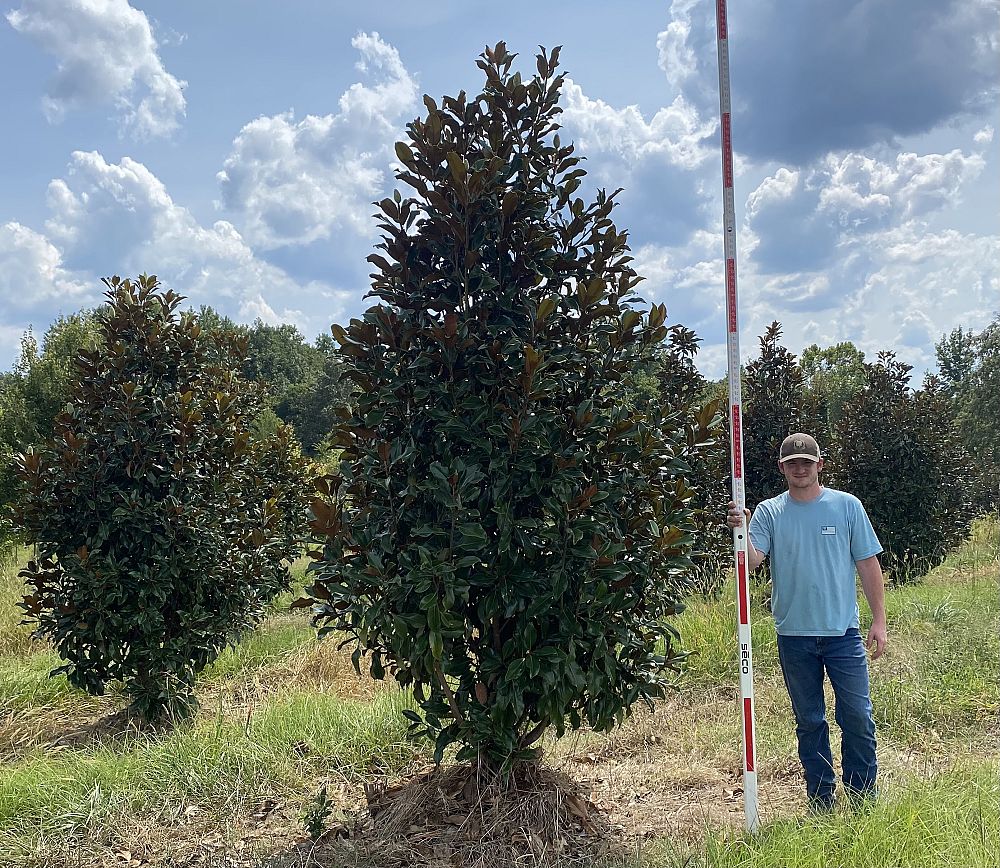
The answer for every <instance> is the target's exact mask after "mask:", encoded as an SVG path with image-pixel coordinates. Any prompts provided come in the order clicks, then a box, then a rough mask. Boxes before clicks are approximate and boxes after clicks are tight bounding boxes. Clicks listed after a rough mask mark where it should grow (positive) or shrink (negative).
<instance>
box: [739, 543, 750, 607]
mask: <svg viewBox="0 0 1000 868" xmlns="http://www.w3.org/2000/svg"><path fill="white" fill-rule="evenodd" d="M736 584H737V586H738V587H739V592H740V623H741V624H749V623H750V611H749V610H750V606H749V604H748V600H747V556H746V552H743V551H740V552H737V553H736Z"/></svg>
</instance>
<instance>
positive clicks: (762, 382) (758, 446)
mask: <svg viewBox="0 0 1000 868" xmlns="http://www.w3.org/2000/svg"><path fill="white" fill-rule="evenodd" d="M742 392H743V467H744V477H745V479H746V502H747V507H748V508H750V509H751V510H753V509H756V508H757V504H758V503H760V502H761V501H762V500H766V499H767V498H769V497H774V496H776V495H778V494H781V492H783V491H785V489H786V488H787V485H786V484H785V478H784V477H783V476H782V475H781V470H780V469H779V468H778V449H779V448H780V447H781V441H782V440H784V439H785V438H786V437H787V436H788V435H789V434H791V433H793V432H794V431H806V432H808V433H810V434H812V435H813V436H815V437H816V439H817V440H818V441H819V443H820V444H821V448H822V449H823V452H824V458H829V457H830V453H831V452H832V451H833V449H832V446H833V444H832V442H831V438H830V436H829V432H828V428H827V426H826V424H825V418H824V417H823V415H822V404H817V403H814V402H810V401H809V400H807V396H806V392H805V374H804V372H803V371H802V368H801V367H799V364H798V362H797V361H796V359H795V356H794V354H793V353H790V352H789V351H788V349H787V348H786V347H784V346H782V344H781V323H778V322H773V323H771V325H769V326H768V327H767V329H766V331H765V332H764V334H763V335H761V337H760V354H759V355H758V356H757V357H756V358H755V359H752V360H751V361H750V363H749V364H748V365H747V366H746V370H745V372H744V376H743V388H742ZM727 436H728V433H727ZM833 463H834V465H835V464H836V462H835V461H834V462H833Z"/></svg>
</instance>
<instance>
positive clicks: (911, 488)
mask: <svg viewBox="0 0 1000 868" xmlns="http://www.w3.org/2000/svg"><path fill="white" fill-rule="evenodd" d="M911 370H912V369H911V368H910V366H909V365H906V364H903V363H902V362H900V361H898V360H897V359H896V358H895V355H894V354H893V353H888V352H883V353H879V356H878V361H877V362H876V363H875V364H867V363H866V364H865V382H864V386H863V388H862V390H861V391H860V392H859V393H858V394H857V395H856V396H855V397H854V398H853V399H852V400H851V401H849V402H848V403H847V404H846V405H845V408H844V415H843V417H842V418H841V421H840V424H839V425H838V427H837V438H838V441H839V443H840V450H841V455H842V458H843V461H842V464H841V478H842V485H843V487H844V488H845V489H846V490H847V491H849V492H851V494H854V495H855V496H857V497H859V498H860V499H861V501H862V502H863V503H864V505H865V508H866V509H867V511H868V514H869V517H870V518H871V520H872V524H873V526H874V528H875V531H876V533H877V534H878V537H879V540H880V541H881V543H882V546H883V547H884V549H885V553H884V554H883V555H882V557H881V558H880V560H881V561H882V564H883V567H885V568H886V569H887V570H888V571H889V573H890V579H891V580H893V581H897V582H899V581H907V580H910V579H912V578H914V577H916V576H918V575H920V574H922V573H923V572H925V571H926V570H927V569H929V568H930V567H932V566H934V565H936V564H937V563H939V562H940V561H941V559H942V558H943V557H944V555H945V554H947V552H948V551H949V549H951V548H952V547H953V546H954V545H956V544H957V543H958V542H960V541H961V540H962V539H963V538H964V537H965V536H966V535H967V533H968V531H969V525H970V522H971V519H972V516H973V515H974V508H973V504H972V502H971V499H972V492H971V490H970V487H969V478H970V470H971V465H970V463H969V459H968V455H967V454H966V452H965V450H964V449H963V448H962V445H961V442H960V439H959V437H958V434H957V432H956V430H955V428H954V425H953V424H952V422H951V418H950V415H949V413H948V409H947V401H948V398H947V395H946V393H945V391H944V390H943V389H942V388H941V387H940V384H939V383H936V382H935V381H933V380H931V381H929V382H928V383H927V384H926V387H925V388H924V389H923V390H921V391H920V392H914V391H913V390H911V389H910V388H909V379H910V371H911Z"/></svg>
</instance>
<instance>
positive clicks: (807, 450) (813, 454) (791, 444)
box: [778, 433, 823, 464]
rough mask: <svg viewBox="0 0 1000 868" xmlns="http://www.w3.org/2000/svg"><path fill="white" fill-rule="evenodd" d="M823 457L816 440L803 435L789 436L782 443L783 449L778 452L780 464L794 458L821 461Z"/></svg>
mask: <svg viewBox="0 0 1000 868" xmlns="http://www.w3.org/2000/svg"><path fill="white" fill-rule="evenodd" d="M822 457H823V455H822V454H821V453H820V451H819V444H818V443H817V442H816V438H814V437H810V436H809V435H808V434H801V433H799V434H789V435H788V436H787V437H786V438H785V439H784V440H782V441H781V449H780V450H779V451H778V463H779V464H780V463H781V462H783V461H788V460H790V459H792V458H808V459H809V460H810V461H819V460H820V459H821V458H822Z"/></svg>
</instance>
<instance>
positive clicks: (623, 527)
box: [309, 43, 707, 768]
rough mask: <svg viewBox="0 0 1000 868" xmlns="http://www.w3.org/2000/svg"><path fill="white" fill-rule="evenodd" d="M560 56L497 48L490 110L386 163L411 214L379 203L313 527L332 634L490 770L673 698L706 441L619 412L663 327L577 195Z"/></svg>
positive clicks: (607, 201) (486, 92)
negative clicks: (349, 383) (352, 389)
mask: <svg viewBox="0 0 1000 868" xmlns="http://www.w3.org/2000/svg"><path fill="white" fill-rule="evenodd" d="M557 59H558V49H556V50H555V51H553V52H552V54H551V55H547V54H546V53H545V52H544V51H543V53H542V54H540V55H539V56H538V57H537V59H536V61H537V70H538V72H537V75H534V76H532V77H531V78H529V79H522V77H521V75H520V73H518V72H512V71H511V68H512V65H513V62H514V55H513V54H511V53H509V52H508V51H507V49H506V47H505V45H504V44H503V43H500V44H498V45H497V46H496V47H495V48H494V49H487V50H486V52H485V53H484V54H483V55H482V56H481V59H480V60H479V62H478V65H479V67H480V69H482V71H483V72H484V73H485V76H486V85H485V87H484V89H483V91H482V93H480V94H478V95H477V96H475V97H473V98H472V99H468V98H467V97H466V95H465V94H464V92H463V93H461V94H459V96H458V97H457V98H451V97H445V98H443V100H442V101H441V104H440V106H439V105H438V103H437V102H435V101H434V100H432V99H431V98H430V97H425V99H424V102H425V105H426V107H427V114H426V116H425V117H424V118H422V119H419V120H416V121H414V122H413V123H411V124H409V125H408V127H407V131H408V140H407V141H406V142H400V143H398V144H397V146H396V154H397V156H398V158H399V160H400V162H401V163H402V165H403V167H404V168H403V169H402V171H400V173H399V174H398V175H397V178H398V180H399V181H401V182H402V183H404V184H406V185H407V186H408V187H410V188H411V189H412V191H413V193H412V195H411V196H409V197H407V198H403V196H401V194H400V193H399V192H398V191H397V192H396V193H395V194H394V195H393V196H392V197H391V198H388V199H385V200H383V201H382V202H381V203H379V208H380V211H381V218H382V220H381V224H380V226H381V229H382V231H383V233H384V234H383V240H382V244H381V245H380V247H381V248H382V250H383V251H384V255H381V254H374V255H372V256H371V257H369V259H370V261H371V262H372V263H373V264H374V266H375V273H374V274H373V279H374V283H373V290H372V294H373V295H374V296H375V297H377V298H378V299H379V300H380V302H381V303H380V304H378V305H377V306H375V307H372V308H370V309H369V310H368V311H367V312H366V313H365V315H364V317H363V319H360V320H352V321H351V324H350V326H349V327H348V328H346V329H343V328H339V327H335V329H334V332H335V336H336V338H337V340H338V342H339V344H340V347H341V350H340V352H341V357H342V358H343V359H344V361H345V362H348V363H349V364H350V369H349V371H348V374H347V376H348V377H350V378H351V379H352V380H353V381H354V383H355V384H356V385H357V386H358V387H359V393H358V396H357V403H356V406H355V407H354V408H353V409H352V410H351V411H349V412H345V418H344V419H343V421H342V422H341V424H340V425H339V426H338V428H337V430H336V432H335V443H336V444H337V445H338V446H340V447H342V448H343V461H342V464H341V473H340V474H338V475H335V476H333V477H332V478H330V479H328V480H327V481H326V482H325V483H324V492H325V493H327V494H328V498H324V499H320V500H318V501H317V502H316V504H315V505H314V511H315V513H316V515H317V520H316V522H315V523H314V527H315V528H316V529H317V530H318V531H320V532H323V533H325V534H327V535H328V538H329V539H328V543H327V545H326V548H325V556H324V560H323V561H322V562H321V563H319V564H318V569H317V572H316V573H315V583H314V584H313V585H312V587H311V588H310V589H309V592H310V594H311V595H312V599H313V603H314V611H315V613H316V621H317V623H318V624H320V625H321V631H320V632H321V634H326V633H330V632H332V631H335V630H337V631H345V632H346V634H347V635H348V636H349V637H351V638H352V639H353V640H354V641H355V642H356V643H357V647H356V650H355V652H354V659H355V662H356V663H357V664H360V659H361V656H362V654H363V653H366V652H367V653H368V654H369V655H370V657H369V668H370V671H371V674H372V675H373V676H374V677H376V678H382V677H384V676H385V675H386V673H387V671H388V672H389V673H391V674H392V675H393V676H394V677H395V678H396V680H397V681H398V682H399V683H400V684H402V685H404V686H411V687H412V688H413V691H414V695H415V696H416V698H417V702H418V705H419V708H420V713H417V712H408V716H409V717H410V718H411V719H412V722H413V730H414V731H415V732H423V733H426V734H428V735H430V736H432V737H434V738H435V740H436V757H437V758H438V759H440V758H441V756H442V752H443V751H444V749H445V747H447V746H448V745H449V744H451V743H453V742H459V743H460V744H461V748H460V750H459V758H460V759H470V760H476V761H478V762H479V763H480V764H481V765H482V766H485V767H489V768H495V767H498V766H499V767H509V766H511V765H513V764H515V763H517V762H518V761H522V760H528V759H531V758H533V757H534V756H535V751H534V750H533V748H532V746H533V745H534V744H535V743H536V742H537V741H538V739H539V738H540V737H541V736H542V734H543V733H544V732H545V731H546V729H548V728H549V727H554V728H555V730H556V732H557V733H562V732H563V731H564V729H565V728H566V726H567V725H568V726H570V727H574V728H575V727H578V726H580V725H581V724H582V723H583V722H585V721H586V722H587V723H588V724H589V725H590V726H592V727H593V728H594V729H597V730H604V729H608V728H609V727H611V726H613V725H614V723H615V722H616V721H618V720H621V718H622V717H623V715H625V714H626V713H627V712H628V711H629V709H630V708H631V707H632V706H633V704H634V703H635V702H636V701H638V700H645V701H647V702H652V700H653V699H654V698H655V697H657V696H659V695H661V693H662V691H663V689H664V686H665V678H666V671H665V670H666V669H667V668H669V667H671V666H672V665H673V664H674V662H675V660H676V657H677V651H676V648H675V646H674V644H673V631H672V629H671V628H670V626H669V625H668V620H667V619H668V618H669V616H670V615H671V614H673V613H674V612H675V611H676V605H675V597H676V590H677V585H678V584H679V582H680V581H682V577H683V574H684V571H685V570H687V569H688V567H689V566H690V559H689V557H688V554H689V551H690V549H691V546H692V543H693V539H692V536H691V530H692V523H691V513H690V510H689V509H688V507H687V501H688V499H689V498H690V496H691V493H690V490H689V489H688V486H687V484H686V482H685V480H684V478H683V469H684V466H685V465H684V455H685V453H686V452H687V451H688V450H689V449H690V448H691V443H694V444H697V443H698V442H699V441H700V440H702V439H704V437H705V436H707V432H704V431H697V430H693V431H692V436H691V439H690V441H689V440H688V437H687V430H686V429H687V427H692V428H694V427H696V425H695V424H694V423H691V425H690V426H689V425H686V424H685V423H686V422H687V421H688V420H683V419H681V418H679V417H677V416H673V417H671V416H670V414H669V413H666V412H662V411H661V412H658V413H657V414H656V415H651V416H647V415H644V414H640V413H638V412H636V411H635V410H633V409H630V408H629V407H627V406H626V404H625V402H623V401H622V400H621V390H622V387H623V385H624V384H625V383H626V381H627V380H628V378H629V377H630V375H631V374H632V373H633V372H634V371H635V369H636V367H637V366H639V365H640V363H641V362H642V360H643V359H644V358H645V357H647V356H648V354H649V353H651V352H652V351H653V349H654V348H655V347H656V346H657V345H658V344H659V343H660V342H661V341H662V340H663V338H664V337H665V336H666V334H667V328H666V326H665V325H664V323H663V320H664V317H665V310H664V308H663V307H662V306H660V307H654V308H653V310H652V311H651V312H650V313H649V315H648V317H644V316H643V314H642V313H640V312H639V311H638V310H636V309H635V308H634V305H635V304H636V303H638V301H639V299H638V298H637V297H636V295H635V293H634V291H633V290H634V287H635V285H636V284H637V283H638V282H639V280H640V278H639V277H638V275H637V274H636V273H635V271H634V269H633V268H632V265H631V259H630V257H629V256H628V246H627V238H626V235H625V233H624V232H620V231H619V230H618V229H617V228H616V227H615V225H614V222H613V221H612V219H611V213H612V209H613V207H614V195H613V194H612V195H610V196H609V195H607V194H606V193H605V192H604V191H599V192H598V193H597V196H596V198H595V200H594V201H593V202H591V203H589V204H588V203H585V202H584V201H583V200H582V199H580V198H574V193H575V192H576V190H577V189H578V188H579V186H580V184H581V179H582V177H583V175H584V172H583V170H582V169H581V168H579V162H580V158H579V157H577V156H575V155H574V149H573V147H572V146H571V145H567V144H565V143H563V142H562V141H561V140H560V138H559V136H558V124H557V123H556V118H557V115H558V112H559V107H558V100H559V95H560V89H561V86H562V83H563V80H564V76H563V75H562V74H556V69H557ZM651 412H652V410H651Z"/></svg>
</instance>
